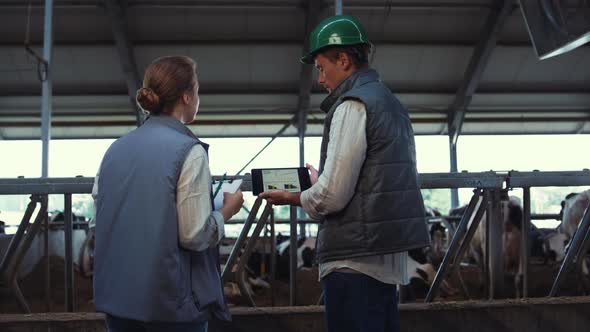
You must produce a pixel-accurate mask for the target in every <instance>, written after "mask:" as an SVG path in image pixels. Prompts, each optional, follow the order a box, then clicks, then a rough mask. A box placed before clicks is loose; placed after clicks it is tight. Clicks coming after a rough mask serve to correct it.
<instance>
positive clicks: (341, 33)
mask: <svg viewBox="0 0 590 332" xmlns="http://www.w3.org/2000/svg"><path fill="white" fill-rule="evenodd" d="M309 41H310V45H309V54H307V55H306V56H304V57H303V58H302V59H301V61H302V62H303V63H307V64H314V65H315V67H316V68H317V70H318V83H319V84H320V85H322V86H323V87H324V88H326V90H328V92H329V95H328V96H327V97H326V99H325V100H324V101H323V102H322V104H321V106H320V108H321V109H322V110H323V111H324V112H326V118H325V122H324V134H323V139H322V145H321V154H320V167H319V172H318V171H316V170H315V169H314V168H313V167H312V166H310V165H308V168H309V170H310V173H311V179H312V186H311V188H310V189H308V190H305V191H303V192H302V193H289V192H286V191H271V192H265V193H262V194H260V197H263V198H265V199H267V200H268V201H269V202H270V203H272V204H279V205H280V204H289V205H300V206H302V207H303V209H304V210H305V211H306V212H307V214H308V215H309V216H310V217H312V218H314V219H319V220H321V222H320V226H319V230H318V237H317V244H316V250H317V258H318V261H319V272H320V280H321V283H322V289H323V292H324V302H325V305H326V308H325V310H326V325H327V330H328V331H330V332H332V331H334V332H335V331H338V332H346V331H363V332H364V331H383V332H391V331H399V312H398V308H397V291H396V285H398V284H408V283H409V276H408V273H407V271H406V264H407V259H408V254H407V251H408V250H412V249H417V248H423V247H426V246H428V245H429V243H430V238H429V234H428V230H427V226H426V219H425V214H424V202H423V199H422V195H421V193H420V187H419V185H418V174H417V171H416V149H415V143H414V133H413V130H412V125H411V123H410V118H409V116H408V112H407V110H406V109H405V108H404V106H403V105H402V104H401V103H400V102H399V100H398V99H397V98H396V97H395V96H394V95H393V94H392V93H391V91H390V90H389V89H388V88H387V87H386V86H385V85H384V84H383V83H382V82H381V80H380V79H379V74H378V73H377V72H376V71H375V70H373V69H371V68H370V67H369V61H368V59H369V53H370V51H371V44H370V42H369V39H368V37H367V34H366V32H365V30H364V28H363V26H362V25H361V24H360V22H359V21H358V20H357V19H355V18H354V17H351V16H333V17H329V18H327V19H325V20H324V21H322V22H321V23H320V24H319V25H318V26H317V27H316V28H315V29H314V30H313V31H312V32H311V35H310V38H309Z"/></svg>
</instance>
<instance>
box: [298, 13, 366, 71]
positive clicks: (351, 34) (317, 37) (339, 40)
mask: <svg viewBox="0 0 590 332" xmlns="http://www.w3.org/2000/svg"><path fill="white" fill-rule="evenodd" d="M357 44H370V43H369V38H368V37H367V33H366V32H365V29H364V28H363V26H362V25H361V23H360V22H359V21H358V20H357V19H356V18H354V17H352V16H347V15H337V16H332V17H328V18H327V19H325V20H323V21H322V22H321V23H320V24H318V26H317V27H316V28H315V29H313V31H312V32H311V34H310V35H309V53H308V54H307V55H306V56H304V57H302V58H301V62H302V63H306V64H313V62H314V57H315V56H316V54H317V53H318V51H319V50H320V49H322V48H324V47H326V46H336V45H357Z"/></svg>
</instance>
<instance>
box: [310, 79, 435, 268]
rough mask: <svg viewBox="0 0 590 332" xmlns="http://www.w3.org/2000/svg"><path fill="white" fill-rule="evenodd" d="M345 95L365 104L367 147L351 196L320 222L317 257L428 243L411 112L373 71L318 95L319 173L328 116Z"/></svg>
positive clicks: (360, 254) (377, 252)
mask: <svg viewBox="0 0 590 332" xmlns="http://www.w3.org/2000/svg"><path fill="white" fill-rule="evenodd" d="M347 99H354V100H358V101H361V102H362V103H363V104H364V105H365V108H366V112H367V123H366V136H367V152H366V156H365V162H364V164H363V166H362V168H361V171H360V174H359V178H358V182H357V184H356V187H355V192H354V195H353V197H352V199H351V200H350V202H349V203H348V204H347V205H346V206H345V207H344V209H342V210H341V211H338V212H336V213H333V214H330V215H327V216H326V218H325V220H324V221H323V222H322V224H321V225H320V227H319V231H318V239H317V255H318V260H319V262H320V263H323V262H327V261H333V260H340V259H347V258H353V257H363V256H373V255H382V254H389V253H395V252H402V251H407V250H410V249H415V248H421V247H425V246H428V245H429V244H430V238H429V235H428V229H427V225H426V219H425V214H424V202H423V199H422V194H421V193H420V188H419V186H418V173H417V171H416V148H415V143H414V132H413V130H412V125H411V122H410V118H409V116H408V112H407V111H406V109H405V108H404V107H403V106H402V105H401V103H400V102H399V101H398V99H397V98H396V97H395V96H394V95H393V94H392V93H391V91H389V89H388V88H387V87H386V86H385V85H383V83H381V81H380V80H379V75H378V74H377V72H376V71H374V70H372V69H363V70H359V71H357V72H355V73H353V74H352V75H351V76H349V77H348V78H347V79H346V80H344V81H343V82H342V83H341V84H340V85H339V86H338V87H337V88H336V89H335V90H334V91H333V92H332V93H331V94H330V95H329V96H328V97H327V98H326V99H325V100H324V101H323V103H322V105H321V108H322V110H324V111H325V112H327V115H326V119H325V123H324V134H323V139H322V146H321V156H320V169H319V171H320V173H321V172H322V171H323V169H324V164H325V162H326V158H327V157H328V156H327V150H328V143H329V140H330V135H329V134H330V125H331V122H332V117H333V116H334V112H335V111H336V108H337V107H338V106H339V105H340V104H341V103H342V102H343V101H345V100H347Z"/></svg>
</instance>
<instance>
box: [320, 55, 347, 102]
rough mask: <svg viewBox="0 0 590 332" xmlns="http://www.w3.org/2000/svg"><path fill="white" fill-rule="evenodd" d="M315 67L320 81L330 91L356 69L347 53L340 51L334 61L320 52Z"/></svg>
mask: <svg viewBox="0 0 590 332" xmlns="http://www.w3.org/2000/svg"><path fill="white" fill-rule="evenodd" d="M315 67H316V69H317V70H318V83H319V84H320V85H321V86H323V87H324V88H325V89H326V90H328V92H329V93H332V91H334V89H335V88H336V87H337V86H338V85H339V84H340V83H341V82H342V81H344V80H345V79H346V78H347V77H348V76H349V75H350V74H352V72H353V71H354V66H352V64H351V62H350V59H349V58H348V56H347V55H346V54H345V53H340V54H339V57H338V58H337V59H336V61H334V62H333V60H332V61H331V60H330V59H329V58H327V57H326V56H325V55H323V54H322V53H319V54H318V55H316V57H315Z"/></svg>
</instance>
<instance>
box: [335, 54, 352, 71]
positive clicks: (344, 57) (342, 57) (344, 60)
mask: <svg viewBox="0 0 590 332" xmlns="http://www.w3.org/2000/svg"><path fill="white" fill-rule="evenodd" d="M338 62H339V63H340V65H341V66H342V68H343V69H344V70H349V69H350V67H351V66H352V61H350V56H349V55H348V54H346V53H345V52H340V53H339V54H338Z"/></svg>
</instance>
